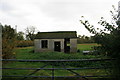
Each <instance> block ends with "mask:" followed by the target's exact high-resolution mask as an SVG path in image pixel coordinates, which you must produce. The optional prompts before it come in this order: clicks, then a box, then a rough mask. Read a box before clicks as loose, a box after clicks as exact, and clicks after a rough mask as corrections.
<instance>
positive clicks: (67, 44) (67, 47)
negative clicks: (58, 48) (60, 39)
mask: <svg viewBox="0 0 120 80" xmlns="http://www.w3.org/2000/svg"><path fill="white" fill-rule="evenodd" d="M64 52H65V53H70V38H65V39H64Z"/></svg>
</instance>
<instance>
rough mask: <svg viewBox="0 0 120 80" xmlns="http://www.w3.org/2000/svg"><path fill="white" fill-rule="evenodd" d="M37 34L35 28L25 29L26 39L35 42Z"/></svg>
mask: <svg viewBox="0 0 120 80" xmlns="http://www.w3.org/2000/svg"><path fill="white" fill-rule="evenodd" d="M35 32H36V28H35V27H34V26H29V27H27V28H26V29H25V33H26V39H27V40H34V38H35Z"/></svg>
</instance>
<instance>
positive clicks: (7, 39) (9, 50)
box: [1, 25, 16, 59]
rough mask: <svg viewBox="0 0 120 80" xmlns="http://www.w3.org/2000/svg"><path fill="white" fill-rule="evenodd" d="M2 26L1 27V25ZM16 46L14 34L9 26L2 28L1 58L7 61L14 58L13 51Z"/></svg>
mask: <svg viewBox="0 0 120 80" xmlns="http://www.w3.org/2000/svg"><path fill="white" fill-rule="evenodd" d="M1 26H2V25H1ZM15 46H16V32H15V30H14V29H13V28H11V26H10V25H9V26H8V25H5V26H2V57H3V59H9V58H13V57H14V53H13V50H14V48H15Z"/></svg>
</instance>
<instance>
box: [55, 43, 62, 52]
mask: <svg viewBox="0 0 120 80" xmlns="http://www.w3.org/2000/svg"><path fill="white" fill-rule="evenodd" d="M54 51H58V52H60V51H61V45H60V41H56V42H54Z"/></svg>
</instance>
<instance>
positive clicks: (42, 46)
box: [34, 31, 77, 53]
mask: <svg viewBox="0 0 120 80" xmlns="http://www.w3.org/2000/svg"><path fill="white" fill-rule="evenodd" d="M34 46H35V52H54V51H58V52H65V53H69V52H70V53H75V52H77V33H76V31H57V32H38V33H37V35H36V37H35V40H34Z"/></svg>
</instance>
